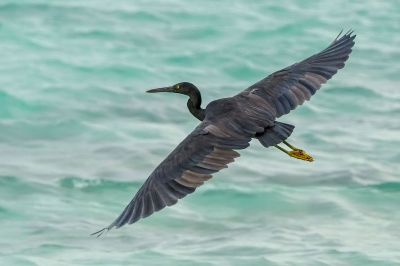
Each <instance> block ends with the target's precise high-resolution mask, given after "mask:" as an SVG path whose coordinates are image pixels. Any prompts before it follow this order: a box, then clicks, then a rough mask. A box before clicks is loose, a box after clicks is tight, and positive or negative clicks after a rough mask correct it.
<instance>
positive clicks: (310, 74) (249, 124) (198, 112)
mask: <svg viewBox="0 0 400 266" xmlns="http://www.w3.org/2000/svg"><path fill="white" fill-rule="evenodd" d="M354 38H355V35H352V32H348V33H346V34H345V35H343V36H342V37H340V38H339V36H338V37H337V38H336V39H335V40H334V41H333V42H332V44H331V45H330V46H329V47H328V48H326V49H325V50H323V51H322V52H320V53H318V54H315V55H313V56H311V57H309V58H307V59H305V60H303V61H301V62H299V63H296V64H294V65H292V66H289V67H287V68H284V69H282V70H280V71H277V72H275V73H273V74H271V75H270V76H268V77H266V78H264V79H262V80H261V81H259V82H257V83H255V84H254V85H252V86H250V87H249V88H247V89H246V90H244V91H243V92H241V93H239V94H237V95H235V96H233V97H227V98H222V99H218V100H215V101H212V102H210V103H209V104H208V105H207V106H206V108H205V109H202V108H201V94H200V92H199V90H198V89H197V87H196V86H194V85H193V84H191V83H188V82H182V83H178V84H176V85H174V86H171V87H165V88H160V89H153V90H150V91H148V92H175V93H181V94H185V95H187V96H189V100H188V102H187V107H188V109H189V111H190V112H191V113H192V115H193V116H195V117H196V118H197V119H199V120H200V121H201V123H200V124H199V125H198V126H197V127H196V128H195V129H194V130H193V132H192V133H191V134H189V135H188V136H187V137H186V138H185V139H184V140H183V141H182V142H181V143H180V144H179V145H178V146H177V147H176V148H175V149H174V150H173V151H172V152H171V153H170V154H169V155H168V156H167V157H166V158H165V160H164V161H162V162H161V163H160V165H159V166H157V168H156V169H155V170H154V171H153V172H152V173H151V175H150V176H149V178H148V179H147V180H146V182H145V183H144V184H143V186H142V187H141V188H140V189H139V191H138V192H137V193H136V195H135V196H134V198H133V199H132V201H131V202H130V203H129V204H128V206H127V207H126V208H125V210H124V211H123V212H122V214H121V215H120V216H119V217H118V218H117V219H116V220H115V221H114V222H113V223H112V224H111V225H109V226H108V227H106V228H104V229H102V230H100V231H98V232H96V233H95V234H97V233H100V234H101V233H102V232H103V231H104V230H109V229H111V228H113V227H117V228H118V227H121V226H123V225H124V224H127V223H129V224H131V223H134V222H136V221H138V220H139V219H141V218H145V217H147V216H149V215H151V214H152V213H154V212H156V211H158V210H161V209H162V208H164V207H166V206H170V205H173V204H175V203H176V202H177V201H178V199H181V198H183V197H185V196H186V195H187V194H190V193H192V192H194V191H195V189H196V188H197V187H199V186H200V185H202V184H203V183H204V182H205V181H207V180H209V179H210V178H211V177H212V176H211V175H212V174H214V173H216V172H218V171H219V170H221V169H223V168H226V167H227V164H229V163H231V162H233V161H234V158H236V157H238V156H239V153H238V152H237V151H236V150H240V149H244V148H247V147H248V146H249V142H250V141H251V140H252V139H253V138H256V139H258V140H259V141H260V143H261V144H262V145H263V146H265V147H270V146H275V147H277V148H279V149H280V150H282V151H284V152H285V153H287V154H288V155H290V156H292V157H295V158H298V159H302V160H306V161H312V160H313V159H312V157H311V156H309V155H308V154H306V153H305V152H304V151H302V150H300V149H297V148H295V147H293V146H292V145H290V144H288V143H287V142H286V139H287V138H288V137H289V136H290V134H291V133H292V131H293V129H294V126H292V125H289V124H285V123H281V122H278V121H276V118H279V117H280V116H282V115H284V114H287V113H289V112H290V111H291V110H293V109H295V108H296V107H297V106H298V105H301V104H303V103H304V102H305V101H306V100H309V99H310V97H311V96H312V95H313V94H314V93H315V92H316V90H318V89H319V88H320V87H321V85H322V84H323V83H325V82H326V81H327V80H328V79H330V78H331V77H332V76H333V75H334V74H335V73H336V72H337V70H338V69H340V68H343V67H344V63H345V61H346V60H347V59H348V57H349V54H350V53H351V48H352V46H353V45H354ZM279 143H284V144H286V145H287V146H288V147H289V148H291V149H292V151H286V150H285V149H283V148H281V147H280V146H277V145H278V144H279Z"/></svg>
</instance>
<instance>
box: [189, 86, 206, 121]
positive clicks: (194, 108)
mask: <svg viewBox="0 0 400 266" xmlns="http://www.w3.org/2000/svg"><path fill="white" fill-rule="evenodd" d="M188 96H189V100H188V102H187V107H188V109H189V111H190V113H191V114H192V115H193V116H194V117H196V118H197V119H199V120H200V121H203V120H204V117H205V110H204V109H202V108H201V107H200V106H201V94H200V91H199V90H198V89H197V88H196V89H193V90H191V91H190V93H189V94H188Z"/></svg>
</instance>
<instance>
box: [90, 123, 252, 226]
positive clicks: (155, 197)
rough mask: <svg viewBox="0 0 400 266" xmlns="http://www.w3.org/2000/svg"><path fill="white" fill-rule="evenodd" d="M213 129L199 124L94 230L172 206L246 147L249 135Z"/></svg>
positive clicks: (204, 124) (212, 126)
mask: <svg viewBox="0 0 400 266" xmlns="http://www.w3.org/2000/svg"><path fill="white" fill-rule="evenodd" d="M209 129H212V130H209ZM213 130H214V131H215V130H218V126H217V125H212V124H211V123H210V122H209V121H204V122H202V123H200V125H199V126H198V127H197V128H196V129H195V130H194V131H193V132H192V133H191V134H190V135H189V136H187V137H186V138H185V139H184V140H183V141H182V142H181V143H180V144H179V145H178V146H177V147H176V148H175V150H174V151H172V152H171V153H170V154H169V155H168V156H167V158H166V159H165V160H164V161H163V162H162V163H161V164H160V165H159V166H158V167H157V168H156V169H155V170H154V171H153V173H152V174H151V175H150V177H149V178H148V179H147V180H146V182H145V183H144V184H143V186H142V187H141V188H140V189H139V191H138V192H137V193H136V195H135V196H134V198H133V199H132V201H131V202H130V203H129V204H128V206H126V208H125V209H124V211H123V212H122V213H121V215H120V216H119V217H118V218H117V219H116V220H115V221H114V222H113V223H112V224H110V225H109V226H108V227H106V228H104V229H102V230H100V231H98V232H96V233H100V234H101V233H102V232H103V231H104V230H110V229H111V228H113V227H117V228H118V227H121V226H123V225H124V224H127V223H128V224H132V223H135V222H137V221H138V220H139V219H141V218H145V217H147V216H149V215H151V214H152V213H154V212H156V211H159V210H161V209H163V208H164V207H166V206H171V205H174V204H175V203H176V202H177V201H178V199H181V198H183V197H185V196H186V195H188V194H190V193H192V192H194V191H195V190H196V188H197V187H199V186H201V185H202V184H203V183H204V182H205V181H207V180H208V179H210V178H211V174H213V173H216V172H218V171H219V170H221V169H223V168H226V167H227V164H228V163H231V162H233V161H234V158H236V157H238V156H239V153H237V152H236V151H234V149H244V148H246V147H247V146H248V145H249V141H250V140H251V137H235V138H232V137H231V138H229V137H220V136H216V135H214V134H213V133H212V132H211V131H213ZM96 233H94V234H96Z"/></svg>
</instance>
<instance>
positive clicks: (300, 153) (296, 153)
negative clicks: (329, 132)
mask: <svg viewBox="0 0 400 266" xmlns="http://www.w3.org/2000/svg"><path fill="white" fill-rule="evenodd" d="M288 154H289V156H290V157H293V158H296V159H300V160H303V161H308V162H312V161H314V158H313V157H311V156H310V155H308V154H307V153H306V152H305V151H303V150H300V149H296V150H293V151H290V152H289V153H288Z"/></svg>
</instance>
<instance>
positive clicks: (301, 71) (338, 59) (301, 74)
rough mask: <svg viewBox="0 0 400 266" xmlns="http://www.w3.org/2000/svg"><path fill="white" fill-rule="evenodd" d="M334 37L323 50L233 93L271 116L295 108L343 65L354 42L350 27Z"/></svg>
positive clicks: (285, 112)
mask: <svg viewBox="0 0 400 266" xmlns="http://www.w3.org/2000/svg"><path fill="white" fill-rule="evenodd" d="M339 36H340V34H339V35H338V37H336V39H335V40H334V41H333V42H332V43H331V44H330V45H329V46H328V47H327V48H326V49H325V50H323V51H321V52H320V53H317V54H315V55H313V56H311V57H309V58H307V59H305V60H303V61H301V62H299V63H296V64H294V65H291V66H289V67H287V68H284V69H282V70H279V71H277V72H275V73H273V74H271V75H269V76H268V77H266V78H264V79H263V80H260V81H259V82H257V83H255V84H254V85H252V86H250V87H249V88H247V89H246V90H245V91H243V92H242V93H240V94H238V95H236V96H235V98H237V99H238V101H246V102H247V103H248V104H247V106H251V103H253V105H258V106H259V107H261V108H264V109H265V110H268V111H269V112H270V113H271V114H273V115H274V116H275V117H280V116H282V115H284V114H287V113H289V112H290V111H291V110H293V109H295V108H296V107H297V106H298V105H301V104H303V103H304V101H306V100H309V99H310V97H311V96H312V95H313V94H314V93H315V92H316V91H317V90H318V89H319V88H320V87H321V85H322V84H323V83H325V82H326V81H327V80H329V79H330V78H331V77H332V76H333V75H335V74H336V72H337V71H338V70H339V69H341V68H343V67H344V64H345V62H346V60H347V59H348V58H349V55H350V53H351V51H352V50H351V48H352V47H353V45H354V38H355V37H356V35H353V32H352V31H349V32H348V33H346V34H344V35H343V36H341V37H339Z"/></svg>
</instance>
